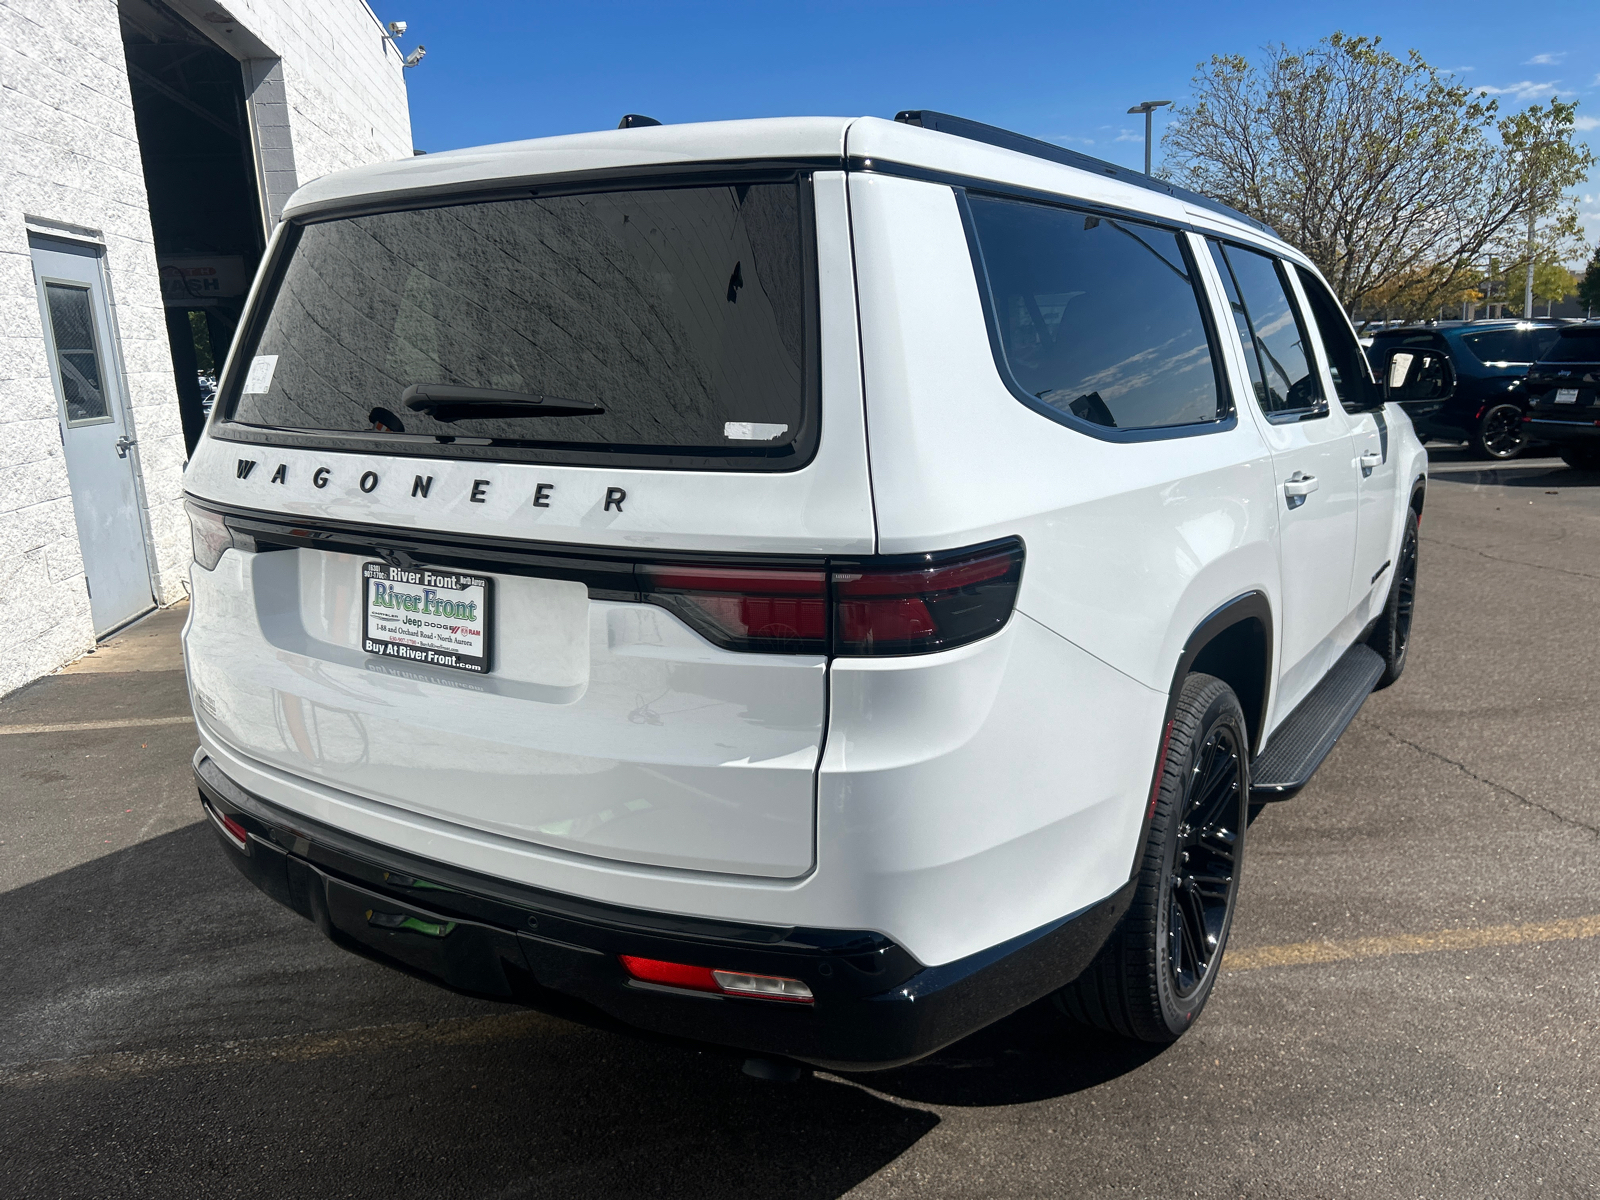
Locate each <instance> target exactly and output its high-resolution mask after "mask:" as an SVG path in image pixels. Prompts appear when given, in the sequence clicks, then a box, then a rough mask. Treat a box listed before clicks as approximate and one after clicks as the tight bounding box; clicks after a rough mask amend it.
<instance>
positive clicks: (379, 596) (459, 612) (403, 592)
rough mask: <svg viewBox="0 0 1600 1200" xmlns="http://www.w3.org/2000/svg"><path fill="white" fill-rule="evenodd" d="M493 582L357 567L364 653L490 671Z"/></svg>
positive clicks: (428, 571) (378, 565) (375, 565)
mask: <svg viewBox="0 0 1600 1200" xmlns="http://www.w3.org/2000/svg"><path fill="white" fill-rule="evenodd" d="M493 600H494V580H492V579H490V578H488V577H487V576H483V575H471V574H467V573H465V572H462V571H444V570H438V569H435V568H432V567H396V566H391V565H390V564H389V563H385V562H367V563H362V564H361V641H362V649H363V650H365V651H366V652H367V653H368V654H375V655H378V656H380V657H383V658H392V659H397V660H399V661H401V662H408V663H418V664H421V665H424V666H433V667H444V668H446V669H447V670H452V671H468V672H470V673H472V674H474V675H486V674H488V672H489V661H490V652H491V648H492V643H493V637H494V619H493V618H494V614H493Z"/></svg>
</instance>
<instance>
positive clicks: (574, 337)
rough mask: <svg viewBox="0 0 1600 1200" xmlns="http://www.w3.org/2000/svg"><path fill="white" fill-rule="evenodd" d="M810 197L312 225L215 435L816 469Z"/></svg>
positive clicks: (281, 272)
mask: <svg viewBox="0 0 1600 1200" xmlns="http://www.w3.org/2000/svg"><path fill="white" fill-rule="evenodd" d="M807 186H808V185H807V184H806V183H805V181H803V180H797V179H789V180H787V181H782V182H751V183H729V184H726V185H718V186H707V187H677V188H650V189H635V190H627V191H608V192H600V193H588V194H583V195H556V196H549V197H543V196H541V197H532V196H526V195H524V196H522V197H519V198H512V199H497V200H489V201H483V202H478V203H465V204H454V205H443V206H439V207H431V208H425V209H414V210H408V211H401V212H380V213H371V214H366V215H359V216H348V217H342V218H338V219H333V220H325V221H320V222H315V223H309V224H306V225H304V226H303V227H301V228H299V229H298V230H297V231H295V233H294V235H293V246H292V249H291V250H290V251H289V253H288V257H287V261H286V262H284V263H283V264H282V265H281V266H280V267H279V269H278V270H277V272H276V277H275V284H274V287H273V289H272V292H271V299H270V303H269V304H268V305H266V306H265V307H264V315H263V316H260V317H258V319H257V320H256V322H255V327H254V328H255V332H254V339H253V344H252V343H246V344H247V345H248V347H249V348H248V352H247V353H245V354H244V355H243V356H242V361H241V365H240V369H237V370H236V371H235V372H234V374H235V376H236V379H235V381H234V382H233V383H232V385H231V390H232V395H231V396H229V397H228V399H227V405H226V407H225V409H224V410H223V411H224V413H225V415H226V422H227V423H226V424H224V425H223V426H221V427H220V428H219V430H218V432H220V433H222V434H223V435H224V436H233V437H241V436H243V437H247V438H250V439H251V440H258V439H259V440H286V441H290V442H303V443H311V444H317V445H330V444H333V445H345V444H349V445H353V446H356V445H358V446H359V447H360V448H362V449H380V450H385V451H396V452H411V453H424V454H428V455H434V456H438V455H445V456H452V455H465V456H470V457H491V458H523V459H532V460H535V461H547V462H576V463H585V462H588V463H595V462H604V463H607V464H616V463H618V462H619V461H625V460H627V459H639V460H642V461H645V462H647V463H648V465H650V466H681V467H700V468H703V467H713V468H718V467H720V468H724V469H757V470H760V469H767V470H788V469H793V468H795V467H798V466H801V465H804V462H805V461H806V460H808V459H809V457H810V455H811V452H812V450H813V449H814V447H815V444H816V437H817V424H818V419H817V405H816V402H815V396H814V392H815V374H816V372H815V368H814V366H813V359H814V346H815V322H814V310H815V299H814V286H813V283H812V280H813V278H814V269H813V264H812V250H811V240H810V221H809V196H808V195H807V194H806V191H805V189H806V187H807Z"/></svg>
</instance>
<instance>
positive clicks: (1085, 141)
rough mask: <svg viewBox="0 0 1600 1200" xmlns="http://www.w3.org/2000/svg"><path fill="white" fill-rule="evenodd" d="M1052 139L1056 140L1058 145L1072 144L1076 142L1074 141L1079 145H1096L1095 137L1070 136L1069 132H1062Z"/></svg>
mask: <svg viewBox="0 0 1600 1200" xmlns="http://www.w3.org/2000/svg"><path fill="white" fill-rule="evenodd" d="M1050 140H1051V141H1052V142H1055V143H1056V144H1057V145H1060V146H1066V145H1071V144H1074V143H1075V144H1077V145H1079V146H1092V145H1094V139H1093V138H1081V137H1069V136H1068V135H1067V134H1064V133H1063V134H1060V135H1058V136H1056V137H1053V138H1051V139H1050Z"/></svg>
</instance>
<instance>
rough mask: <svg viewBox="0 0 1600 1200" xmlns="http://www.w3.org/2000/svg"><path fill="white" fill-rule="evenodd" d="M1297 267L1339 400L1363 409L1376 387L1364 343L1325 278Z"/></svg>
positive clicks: (1346, 405) (1349, 406) (1352, 406)
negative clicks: (1368, 367) (1373, 387)
mask: <svg viewBox="0 0 1600 1200" xmlns="http://www.w3.org/2000/svg"><path fill="white" fill-rule="evenodd" d="M1295 270H1296V271H1298V272H1299V274H1300V286H1301V287H1302V288H1304V289H1305V293H1306V300H1307V301H1308V302H1309V303H1310V305H1311V315H1312V316H1313V317H1315V318H1316V321H1317V336H1318V339H1319V340H1320V341H1321V342H1322V352H1323V354H1324V356H1326V358H1327V360H1328V374H1330V375H1331V376H1333V390H1334V391H1335V392H1337V393H1338V395H1339V403H1340V404H1343V405H1344V406H1345V408H1346V409H1360V408H1362V407H1363V406H1364V405H1365V404H1366V401H1367V396H1368V391H1369V389H1370V388H1371V386H1372V376H1371V374H1370V373H1369V372H1368V370H1367V356H1366V355H1365V354H1363V353H1362V352H1361V343H1360V342H1358V341H1356V335H1355V333H1354V332H1352V330H1351V329H1350V322H1349V321H1347V320H1345V316H1344V309H1343V308H1341V307H1340V306H1339V302H1338V301H1337V300H1335V299H1334V298H1333V294H1332V293H1331V292H1329V291H1328V289H1327V286H1326V285H1324V284H1323V282H1322V280H1320V279H1318V278H1317V277H1316V276H1315V275H1313V274H1312V273H1311V272H1310V271H1308V270H1306V269H1305V268H1304V267H1296V268H1295ZM1441 366H1442V363H1441Z"/></svg>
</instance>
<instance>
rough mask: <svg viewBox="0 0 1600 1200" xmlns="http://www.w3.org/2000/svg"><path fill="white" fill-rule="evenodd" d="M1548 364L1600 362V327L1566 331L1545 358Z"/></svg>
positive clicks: (1563, 331) (1562, 332)
mask: <svg viewBox="0 0 1600 1200" xmlns="http://www.w3.org/2000/svg"><path fill="white" fill-rule="evenodd" d="M1544 360H1545V361H1546V362H1581V363H1591V362H1600V327H1596V328H1594V329H1564V330H1562V331H1561V336H1560V337H1559V338H1558V339H1557V341H1556V344H1555V345H1554V346H1552V347H1550V352H1549V353H1548V354H1546V355H1545V356H1544Z"/></svg>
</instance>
